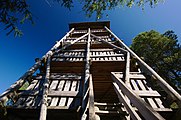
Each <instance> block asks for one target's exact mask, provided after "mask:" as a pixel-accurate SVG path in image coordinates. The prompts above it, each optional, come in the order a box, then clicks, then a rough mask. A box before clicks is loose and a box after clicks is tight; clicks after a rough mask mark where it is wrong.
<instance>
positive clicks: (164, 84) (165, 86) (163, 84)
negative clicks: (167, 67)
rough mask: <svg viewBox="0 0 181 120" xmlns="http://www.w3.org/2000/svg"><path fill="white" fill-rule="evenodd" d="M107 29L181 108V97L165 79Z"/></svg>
mask: <svg viewBox="0 0 181 120" xmlns="http://www.w3.org/2000/svg"><path fill="white" fill-rule="evenodd" d="M105 29H106V30H107V31H109V32H110V33H111V35H113V36H114V37H115V38H116V39H117V41H119V43H120V45H121V46H122V47H124V48H125V49H126V50H127V51H128V52H130V53H131V55H132V56H133V57H134V58H136V59H137V60H138V63H139V65H142V66H143V67H144V69H147V71H149V72H150V73H151V75H153V76H154V77H155V78H156V79H157V80H158V81H159V85H160V87H161V88H162V89H164V90H165V92H166V93H167V94H168V95H169V96H171V97H172V98H173V99H176V100H177V103H178V105H179V107H181V95H180V94H179V93H178V92H177V91H175V90H174V89H173V88H172V87H171V86H170V85H169V84H168V83H167V82H166V81H165V80H164V79H163V78H161V77H160V76H159V75H158V74H157V73H156V72H155V71H154V70H153V69H152V68H151V67H150V66H148V65H147V64H146V63H145V62H144V61H143V60H142V59H141V58H139V57H138V56H137V55H136V54H135V53H134V52H133V51H132V50H131V49H130V48H129V47H128V46H126V45H125V44H124V43H123V42H122V40H120V39H119V38H118V37H117V36H116V35H115V34H114V33H113V32H111V30H109V28H107V27H106V26H105Z"/></svg>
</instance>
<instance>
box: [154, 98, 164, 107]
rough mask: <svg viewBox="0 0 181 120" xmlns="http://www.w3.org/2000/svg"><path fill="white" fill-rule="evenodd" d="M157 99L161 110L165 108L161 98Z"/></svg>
mask: <svg viewBox="0 0 181 120" xmlns="http://www.w3.org/2000/svg"><path fill="white" fill-rule="evenodd" d="M154 99H155V101H156V102H157V105H158V106H159V108H165V107H164V106H163V103H162V101H161V100H160V98H154Z"/></svg>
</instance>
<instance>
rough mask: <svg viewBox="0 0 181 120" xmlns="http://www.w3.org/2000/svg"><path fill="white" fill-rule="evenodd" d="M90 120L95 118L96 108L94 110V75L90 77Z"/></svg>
mask: <svg viewBox="0 0 181 120" xmlns="http://www.w3.org/2000/svg"><path fill="white" fill-rule="evenodd" d="M89 88H90V90H89V120H95V110H94V90H93V81H92V75H90V77H89Z"/></svg>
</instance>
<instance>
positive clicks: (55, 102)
mask: <svg viewBox="0 0 181 120" xmlns="http://www.w3.org/2000/svg"><path fill="white" fill-rule="evenodd" d="M57 85H58V80H53V81H52V83H51V85H50V90H55V89H56V87H57ZM48 95H49V94H48ZM58 99H59V98H58V97H53V98H52V100H51V103H50V106H56V105H57V103H58Z"/></svg>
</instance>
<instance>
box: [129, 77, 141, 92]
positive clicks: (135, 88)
mask: <svg viewBox="0 0 181 120" xmlns="http://www.w3.org/2000/svg"><path fill="white" fill-rule="evenodd" d="M130 81H131V84H132V85H133V87H134V90H137V91H138V90H139V87H138V84H137V83H136V82H135V80H134V79H131V80H130Z"/></svg>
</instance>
